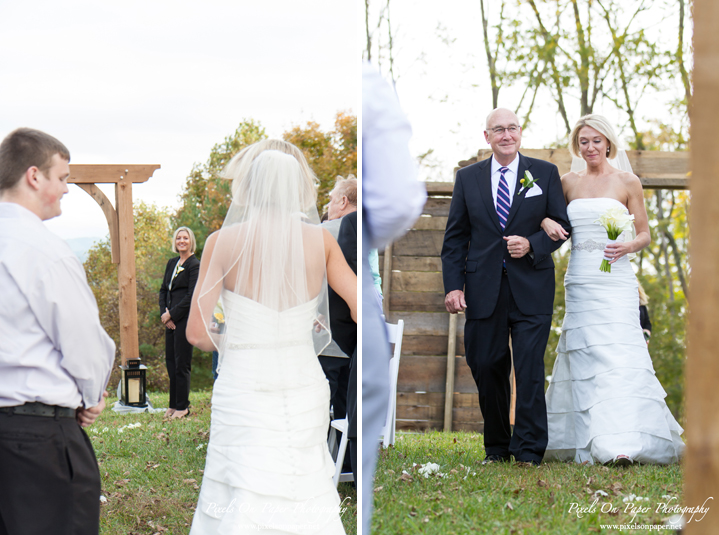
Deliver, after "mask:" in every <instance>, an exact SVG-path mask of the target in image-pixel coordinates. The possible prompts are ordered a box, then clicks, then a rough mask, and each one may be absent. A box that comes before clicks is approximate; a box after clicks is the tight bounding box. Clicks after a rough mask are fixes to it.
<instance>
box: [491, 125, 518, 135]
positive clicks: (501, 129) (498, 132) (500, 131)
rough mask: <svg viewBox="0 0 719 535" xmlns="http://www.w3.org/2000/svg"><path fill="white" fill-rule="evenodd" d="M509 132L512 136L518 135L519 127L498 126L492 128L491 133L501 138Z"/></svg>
mask: <svg viewBox="0 0 719 535" xmlns="http://www.w3.org/2000/svg"><path fill="white" fill-rule="evenodd" d="M505 130H506V131H507V132H509V133H510V134H516V133H517V132H519V127H518V126H516V125H512V126H508V127H507V128H504V127H503V126H497V127H496V128H490V129H489V131H490V132H492V133H493V134H495V135H497V136H501V135H502V134H504V131H505Z"/></svg>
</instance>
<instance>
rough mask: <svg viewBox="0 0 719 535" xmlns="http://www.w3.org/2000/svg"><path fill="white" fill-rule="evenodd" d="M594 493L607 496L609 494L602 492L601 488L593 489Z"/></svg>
mask: <svg viewBox="0 0 719 535" xmlns="http://www.w3.org/2000/svg"><path fill="white" fill-rule="evenodd" d="M594 495H595V496H609V494H607V493H606V492H604V491H603V490H601V489H599V490H597V491H595V492H594Z"/></svg>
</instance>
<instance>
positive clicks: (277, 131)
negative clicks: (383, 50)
mask: <svg viewBox="0 0 719 535" xmlns="http://www.w3.org/2000/svg"><path fill="white" fill-rule="evenodd" d="M359 13H360V12H359V10H358V6H357V3H356V2H355V0H303V1H302V2H298V1H296V0H263V1H262V2H256V1H253V2H248V1H238V0H203V1H202V2H189V1H179V0H173V1H169V0H153V1H152V2H148V1H146V0H145V1H137V0H123V1H121V2H120V1H103V2H96V1H95V2H91V1H82V0H66V1H64V2H56V1H52V0H23V2H9V1H8V2H0V80H2V82H1V83H0V138H4V137H5V135H7V134H8V133H9V132H11V131H12V130H13V129H15V128H17V127H20V126H28V127H32V128H38V129H40V130H44V131H46V132H48V133H50V134H52V135H54V136H55V137H57V138H58V139H60V140H61V141H62V142H63V143H65V145H66V146H67V147H68V149H69V150H70V152H71V155H72V162H71V163H77V164H81V163H120V164H142V163H153V164H160V165H161V166H162V168H161V169H160V170H158V171H156V172H155V174H154V176H153V177H152V178H151V179H150V180H149V181H148V182H146V183H145V184H140V185H135V186H133V193H134V198H135V199H142V200H145V201H148V202H154V203H156V204H159V205H162V206H172V207H176V206H177V205H178V195H179V194H180V193H181V191H182V186H183V184H184V181H185V178H186V177H187V175H188V174H189V172H190V170H191V169H192V165H193V164H194V163H195V162H200V163H202V162H205V161H206V159H207V157H208V156H209V153H210V150H211V148H212V146H213V145H214V144H215V143H219V142H221V141H222V140H223V139H224V138H225V136H227V135H230V134H232V133H233V132H234V131H235V129H236V128H237V126H238V124H239V123H240V122H241V121H242V120H243V119H245V118H247V119H249V118H254V119H255V120H257V121H259V122H261V123H262V124H263V125H264V126H265V127H266V129H267V133H268V134H269V135H270V136H280V135H281V134H282V132H283V131H284V130H286V129H287V128H289V127H291V126H293V125H296V124H304V123H305V122H306V121H308V120H314V121H317V122H319V123H320V124H321V125H322V126H323V127H324V128H325V129H329V128H331V127H332V125H333V123H334V116H335V113H336V112H337V111H339V110H351V111H352V112H353V113H357V110H358V109H359V94H360V93H359V90H360V88H359V80H360V74H359V71H360V69H359V63H360V59H359V54H358V39H357V37H358V29H359V28H360V26H359V24H358V17H359ZM104 189H105V192H106V194H107V195H108V197H110V198H111V199H113V196H112V194H113V189H112V187H110V188H109V189H108V188H104ZM70 190H71V191H70V193H68V194H67V195H66V196H65V198H64V200H63V215H62V216H60V217H58V218H55V219H53V220H51V221H50V222H48V223H47V224H48V226H49V227H50V228H51V230H53V232H56V233H57V234H59V235H61V236H62V237H64V238H75V237H85V236H98V237H102V236H104V235H105V234H106V233H107V224H106V223H105V219H104V216H103V215H102V211H101V210H100V208H99V206H97V204H96V203H95V202H94V201H93V200H92V199H91V198H90V197H89V196H88V195H87V194H86V193H84V192H83V191H81V190H80V189H79V188H78V187H77V186H70Z"/></svg>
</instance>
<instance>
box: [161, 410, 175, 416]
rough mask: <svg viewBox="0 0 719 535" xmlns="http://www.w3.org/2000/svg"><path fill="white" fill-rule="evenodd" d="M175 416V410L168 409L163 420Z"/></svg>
mask: <svg viewBox="0 0 719 535" xmlns="http://www.w3.org/2000/svg"><path fill="white" fill-rule="evenodd" d="M173 414H175V409H167V410H166V411H165V415H164V416H163V418H170V417H171V416H172V415H173Z"/></svg>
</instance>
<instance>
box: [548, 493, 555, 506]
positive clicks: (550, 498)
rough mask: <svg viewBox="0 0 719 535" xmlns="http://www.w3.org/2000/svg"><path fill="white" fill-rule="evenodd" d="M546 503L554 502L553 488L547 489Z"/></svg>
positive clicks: (551, 503)
mask: <svg viewBox="0 0 719 535" xmlns="http://www.w3.org/2000/svg"><path fill="white" fill-rule="evenodd" d="M547 503H548V504H549V505H553V504H554V491H553V490H550V491H549V499H548V500H547Z"/></svg>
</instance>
